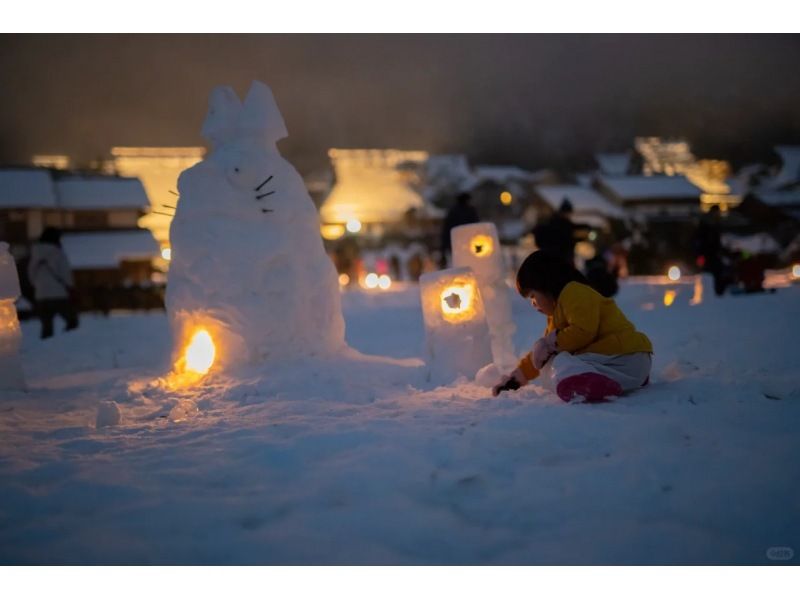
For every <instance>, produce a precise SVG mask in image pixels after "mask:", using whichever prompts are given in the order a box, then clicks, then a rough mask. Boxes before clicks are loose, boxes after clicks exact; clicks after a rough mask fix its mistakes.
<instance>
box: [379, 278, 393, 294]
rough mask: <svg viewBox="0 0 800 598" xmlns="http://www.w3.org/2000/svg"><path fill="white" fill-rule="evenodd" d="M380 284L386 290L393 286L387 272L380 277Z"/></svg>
mask: <svg viewBox="0 0 800 598" xmlns="http://www.w3.org/2000/svg"><path fill="white" fill-rule="evenodd" d="M378 286H379V287H380V288H381V289H383V290H384V291H385V290H386V289H388V288H389V287H390V286H392V279H391V278H389V276H388V275H386V274H381V275H380V276H379V277H378Z"/></svg>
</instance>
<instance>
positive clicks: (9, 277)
mask: <svg viewBox="0 0 800 598" xmlns="http://www.w3.org/2000/svg"><path fill="white" fill-rule="evenodd" d="M19 295H20V289H19V277H18V276H17V266H16V264H15V263H14V258H13V257H12V255H11V254H10V253H9V251H8V243H2V242H0V389H4V390H25V378H24V377H23V375H22V363H21V361H20V357H19V347H20V344H21V343H22V331H21V330H20V327H19V320H18V319H17V308H16V307H15V306H14V302H15V301H16V300H17V297H19Z"/></svg>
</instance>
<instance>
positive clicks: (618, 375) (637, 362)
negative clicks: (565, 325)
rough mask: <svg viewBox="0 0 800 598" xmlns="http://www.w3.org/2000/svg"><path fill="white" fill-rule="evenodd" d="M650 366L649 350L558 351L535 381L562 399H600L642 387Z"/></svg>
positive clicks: (646, 379)
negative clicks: (622, 352) (615, 352)
mask: <svg viewBox="0 0 800 598" xmlns="http://www.w3.org/2000/svg"><path fill="white" fill-rule="evenodd" d="M651 366H652V357H651V355H650V353H630V354H628V355H600V354H599V353H582V354H580V355H572V354H571V353H568V352H567V351H562V352H561V353H559V354H558V355H556V356H555V357H553V358H551V359H550V361H548V362H547V363H546V364H545V365H544V367H543V368H542V370H541V374H540V375H539V380H538V381H539V382H541V383H542V384H543V385H544V386H546V387H549V388H550V389H552V390H554V391H555V392H556V393H557V394H558V396H559V397H561V398H562V399H564V400H565V401H569V400H570V399H571V398H573V397H575V396H583V397H585V398H586V399H588V400H600V399H602V398H604V397H606V396H617V395H620V394H622V393H623V392H626V391H629V390H635V389H637V388H640V387H642V386H643V385H644V384H646V382H647V381H648V378H649V376H650V368H651Z"/></svg>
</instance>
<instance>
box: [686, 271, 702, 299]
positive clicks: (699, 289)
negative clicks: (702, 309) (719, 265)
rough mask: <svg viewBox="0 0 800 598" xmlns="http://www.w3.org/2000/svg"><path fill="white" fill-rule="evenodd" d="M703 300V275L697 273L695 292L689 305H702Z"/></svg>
mask: <svg viewBox="0 0 800 598" xmlns="http://www.w3.org/2000/svg"><path fill="white" fill-rule="evenodd" d="M702 302H703V276H702V275H701V274H697V275H696V276H695V277H694V294H693V295H692V298H691V300H690V301H689V305H700V304H701V303H702Z"/></svg>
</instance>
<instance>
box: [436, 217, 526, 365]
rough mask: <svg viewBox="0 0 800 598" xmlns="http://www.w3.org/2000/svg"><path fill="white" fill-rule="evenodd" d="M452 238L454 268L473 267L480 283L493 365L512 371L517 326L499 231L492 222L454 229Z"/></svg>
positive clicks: (514, 359) (514, 362) (514, 361)
mask: <svg viewBox="0 0 800 598" xmlns="http://www.w3.org/2000/svg"><path fill="white" fill-rule="evenodd" d="M450 237H451V241H452V245H453V265H454V266H455V267H469V268H471V269H472V271H473V272H474V273H475V278H476V279H477V280H478V285H479V287H480V290H481V297H482V298H483V302H484V304H485V306H486V320H487V323H488V325H489V332H490V335H491V338H492V356H493V358H494V363H495V365H496V366H497V368H498V369H499V370H500V371H501V372H507V371H511V370H512V369H514V366H515V365H516V362H517V359H516V355H515V353H514V340H513V337H514V330H515V329H516V326H515V324H514V320H513V318H512V315H511V297H510V296H509V292H510V290H509V288H508V285H506V281H505V267H504V265H503V254H502V252H501V251H500V241H499V239H498V236H497V229H496V228H495V226H494V224H492V223H491V222H478V223H476V224H464V225H462V226H456V227H455V228H453V230H452V231H451V233H450Z"/></svg>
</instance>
